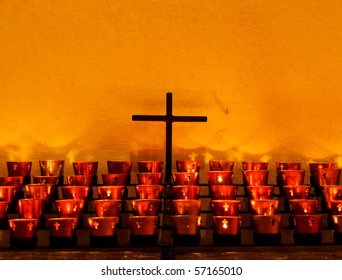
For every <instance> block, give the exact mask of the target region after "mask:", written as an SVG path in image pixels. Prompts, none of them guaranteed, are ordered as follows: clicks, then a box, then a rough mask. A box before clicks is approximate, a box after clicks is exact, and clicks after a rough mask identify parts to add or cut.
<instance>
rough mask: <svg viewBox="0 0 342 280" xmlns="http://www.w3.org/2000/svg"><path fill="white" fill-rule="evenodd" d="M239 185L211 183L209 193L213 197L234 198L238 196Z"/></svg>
mask: <svg viewBox="0 0 342 280" xmlns="http://www.w3.org/2000/svg"><path fill="white" fill-rule="evenodd" d="M238 189H239V187H238V186H231V185H210V186H209V193H210V195H211V198H212V199H228V200H233V199H235V198H236V195H237V192H238Z"/></svg>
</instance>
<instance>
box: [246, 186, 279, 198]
mask: <svg viewBox="0 0 342 280" xmlns="http://www.w3.org/2000/svg"><path fill="white" fill-rule="evenodd" d="M245 192H246V194H247V197H248V198H249V199H272V198H273V195H274V186H247V187H246V188H245Z"/></svg>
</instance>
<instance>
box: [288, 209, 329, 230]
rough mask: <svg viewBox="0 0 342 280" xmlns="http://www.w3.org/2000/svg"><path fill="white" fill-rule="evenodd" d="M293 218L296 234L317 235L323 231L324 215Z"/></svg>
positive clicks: (295, 216)
mask: <svg viewBox="0 0 342 280" xmlns="http://www.w3.org/2000/svg"><path fill="white" fill-rule="evenodd" d="M292 217H293V225H294V232H295V233H302V234H303V233H311V234H316V233H319V232H320V231H321V227H322V220H323V216H322V215H319V214H317V215H293V216H292Z"/></svg>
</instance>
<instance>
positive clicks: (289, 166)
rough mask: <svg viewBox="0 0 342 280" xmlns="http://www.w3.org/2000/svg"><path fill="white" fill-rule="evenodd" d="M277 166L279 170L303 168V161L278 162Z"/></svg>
mask: <svg viewBox="0 0 342 280" xmlns="http://www.w3.org/2000/svg"><path fill="white" fill-rule="evenodd" d="M275 166H276V170H277V171H283V170H301V169H302V163H301V162H276V163H275Z"/></svg>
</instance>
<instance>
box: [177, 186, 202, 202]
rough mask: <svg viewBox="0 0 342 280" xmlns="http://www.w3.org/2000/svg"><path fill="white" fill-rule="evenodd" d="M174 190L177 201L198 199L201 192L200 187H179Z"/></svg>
mask: <svg viewBox="0 0 342 280" xmlns="http://www.w3.org/2000/svg"><path fill="white" fill-rule="evenodd" d="M172 188H173V194H174V197H175V198H176V199H198V198H199V194H200V191H201V188H200V186H194V185H192V186H191V185H177V186H173V187H172Z"/></svg>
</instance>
